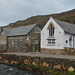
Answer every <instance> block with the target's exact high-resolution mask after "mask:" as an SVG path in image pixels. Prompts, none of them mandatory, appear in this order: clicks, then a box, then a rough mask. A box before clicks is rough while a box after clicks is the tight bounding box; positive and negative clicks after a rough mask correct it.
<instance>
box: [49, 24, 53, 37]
mask: <svg viewBox="0 0 75 75" xmlns="http://www.w3.org/2000/svg"><path fill="white" fill-rule="evenodd" d="M49 36H50V37H54V27H53V26H52V24H50V26H49Z"/></svg>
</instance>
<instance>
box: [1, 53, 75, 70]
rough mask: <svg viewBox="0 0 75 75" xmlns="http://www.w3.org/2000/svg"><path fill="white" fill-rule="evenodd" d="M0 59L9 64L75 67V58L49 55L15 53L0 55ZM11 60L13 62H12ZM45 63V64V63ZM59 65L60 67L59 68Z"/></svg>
mask: <svg viewBox="0 0 75 75" xmlns="http://www.w3.org/2000/svg"><path fill="white" fill-rule="evenodd" d="M0 60H3V61H4V62H6V63H11V64H15V62H16V64H27V65H34V66H46V67H50V68H54V66H55V65H60V66H61V67H64V68H65V69H68V68H69V67H71V66H72V67H73V68H75V60H70V59H60V58H50V57H48V58H47V57H30V56H16V55H13V54H12V55H5V54H4V55H2V54H1V55H0ZM12 62H13V63H12ZM45 64H47V65H45ZM61 67H60V68H61Z"/></svg>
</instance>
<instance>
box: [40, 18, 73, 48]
mask: <svg viewBox="0 0 75 75" xmlns="http://www.w3.org/2000/svg"><path fill="white" fill-rule="evenodd" d="M50 23H53V25H54V27H55V29H54V38H55V45H54V46H51V45H48V40H47V39H48V37H49V29H47V28H48V26H49V25H50ZM71 36H72V45H71V46H70V45H69V38H70V37H71ZM73 36H74V35H72V34H69V33H66V32H65V31H64V30H63V29H62V28H61V27H60V25H58V24H57V23H56V22H55V20H54V19H53V18H52V17H51V18H50V19H49V20H48V22H47V23H46V25H45V26H44V27H43V29H42V31H41V48H48V49H64V47H72V48H73ZM66 40H67V41H68V43H66Z"/></svg>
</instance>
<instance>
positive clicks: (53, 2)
mask: <svg viewBox="0 0 75 75" xmlns="http://www.w3.org/2000/svg"><path fill="white" fill-rule="evenodd" d="M71 9H75V0H0V26H5V25H8V24H9V23H12V22H16V21H18V20H24V19H26V18H28V17H31V16H35V15H48V14H53V13H60V12H63V11H68V10H71Z"/></svg>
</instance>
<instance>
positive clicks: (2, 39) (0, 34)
mask: <svg viewBox="0 0 75 75" xmlns="http://www.w3.org/2000/svg"><path fill="white" fill-rule="evenodd" d="M9 33H10V29H6V28H2V29H1V30H0V51H3V50H7V35H8V34H9Z"/></svg>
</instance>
